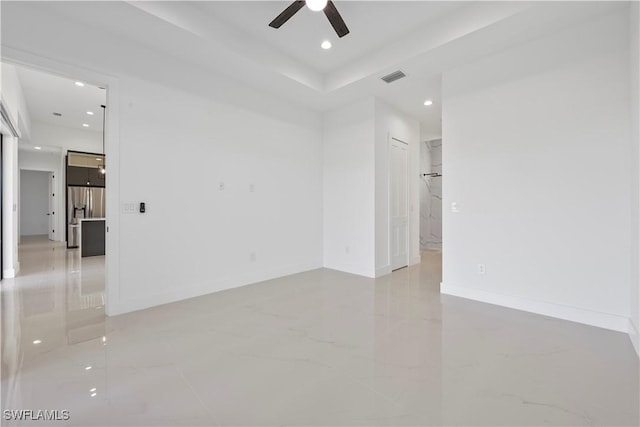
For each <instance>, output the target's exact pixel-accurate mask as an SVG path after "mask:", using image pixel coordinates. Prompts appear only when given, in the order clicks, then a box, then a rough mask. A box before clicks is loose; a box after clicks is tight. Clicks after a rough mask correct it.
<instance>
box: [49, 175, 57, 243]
mask: <svg viewBox="0 0 640 427" xmlns="http://www.w3.org/2000/svg"><path fill="white" fill-rule="evenodd" d="M55 180H56V178H55V175H54V174H53V172H50V173H49V193H48V195H49V211H48V213H47V215H48V216H49V240H56V199H55V197H56V193H55V191H56V190H55V189H56V185H55Z"/></svg>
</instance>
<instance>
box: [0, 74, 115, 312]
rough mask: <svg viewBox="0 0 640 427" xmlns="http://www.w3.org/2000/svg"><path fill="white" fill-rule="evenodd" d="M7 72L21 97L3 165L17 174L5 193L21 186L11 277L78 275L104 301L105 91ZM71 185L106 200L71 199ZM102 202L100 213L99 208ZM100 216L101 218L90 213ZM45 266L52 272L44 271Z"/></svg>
mask: <svg viewBox="0 0 640 427" xmlns="http://www.w3.org/2000/svg"><path fill="white" fill-rule="evenodd" d="M2 71H3V75H6V76H9V77H10V78H9V77H7V78H4V77H3V85H5V86H10V87H11V91H12V93H13V94H14V96H13V98H12V99H11V100H9V101H10V102H11V103H12V105H14V106H16V108H15V110H16V111H18V113H17V114H18V116H19V119H18V120H17V122H18V123H19V124H20V132H19V133H20V134H19V136H18V138H17V140H16V143H15V144H13V145H11V146H10V147H9V148H11V149H12V150H13V151H12V153H10V154H11V156H5V161H4V163H3V166H5V165H6V163H7V162H10V163H11V165H10V166H11V168H10V170H11V171H13V173H12V174H7V173H5V178H9V179H8V180H7V181H6V182H5V183H4V184H5V188H6V187H7V186H10V187H13V186H15V189H16V191H15V196H14V199H12V200H11V205H13V206H14V208H13V212H14V213H13V215H14V216H15V221H13V222H11V223H7V222H4V223H3V225H4V226H5V227H7V226H10V228H11V229H12V230H15V233H16V237H17V239H16V243H15V247H14V248H13V249H14V251H15V254H16V260H15V263H14V264H15V265H16V266H17V268H16V269H15V273H14V275H12V276H10V277H14V276H18V277H24V278H27V279H29V277H31V276H33V278H35V277H36V276H38V277H39V278H40V279H45V280H51V281H53V276H54V275H60V274H62V275H64V276H71V275H73V277H74V278H78V279H80V282H79V283H77V287H78V289H79V290H80V292H81V294H83V295H84V294H85V293H87V292H88V291H87V292H85V290H86V289H88V288H87V286H89V287H90V288H91V294H92V295H93V294H96V293H97V294H99V299H101V300H103V299H104V283H105V253H106V251H105V249H106V248H105V242H106V237H105V234H106V212H105V210H104V205H105V203H104V194H105V192H106V182H107V180H106V156H105V142H106V141H105V137H104V135H105V134H104V128H105V118H106V114H105V111H106V103H107V102H106V95H107V94H106V89H105V88H103V87H99V86H96V85H91V84H89V83H86V82H83V81H81V80H79V79H72V78H66V77H60V76H58V75H54V74H49V73H45V72H42V71H38V70H34V69H31V68H28V67H25V66H22V65H14V64H7V63H2ZM3 89H4V88H3ZM5 151H6V150H5ZM9 181H11V182H9ZM71 187H73V188H82V189H86V190H90V193H91V194H93V193H96V194H97V193H99V194H100V195H101V200H99V201H96V200H93V199H92V198H91V197H89V198H83V199H78V200H76V199H75V198H72V199H71V200H70V199H69V194H70V188H71ZM5 201H6V200H5ZM70 201H71V205H70V206H72V209H71V208H68V207H69V202H70ZM95 204H98V205H100V209H93V206H94V205H95ZM94 211H95V212H100V213H101V215H100V217H95V216H93V215H91V214H90V213H91V212H94ZM70 225H73V227H74V230H76V231H77V233H75V234H74V245H72V247H69V246H68V243H69V242H68V240H69V235H70V234H69V233H68V232H67V231H68V229H69V228H70V227H69V226H70ZM83 225H85V227H84V233H83ZM4 234H5V235H6V234H7V233H6V232H5V233H4ZM82 242H84V245H82ZM5 246H6V245H5ZM34 248H37V249H38V250H34ZM5 252H6V251H5ZM50 252H53V253H55V254H57V255H56V256H55V258H56V260H58V261H60V262H58V261H56V262H57V264H56V268H57V269H58V270H59V271H58V270H56V271H54V270H55V269H52V268H50V267H51V265H49V264H50V261H51V260H50V259H49V258H47V257H50V255H51V253H50ZM5 256H6V254H5ZM45 265H49V267H47V268H44V269H43V266H45ZM85 267H87V268H90V269H91V283H90V284H88V283H84V277H85V276H86V275H85V274H84V273H83V271H84V269H85ZM47 274H48V275H51V277H50V278H47V277H46V275H47ZM7 286H11V283H7ZM85 288H86V289H85ZM78 289H76V290H78ZM94 296H95V295H94ZM98 305H99V306H101V307H102V306H103V304H98ZM102 309H104V307H102Z"/></svg>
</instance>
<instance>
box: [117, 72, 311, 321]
mask: <svg viewBox="0 0 640 427" xmlns="http://www.w3.org/2000/svg"><path fill="white" fill-rule="evenodd" d="M120 87H121V93H122V94H123V97H122V98H121V105H120V111H121V115H120V138H121V141H122V144H121V148H120V149H121V155H120V180H121V182H122V185H121V189H120V200H121V201H122V202H123V203H126V202H135V203H138V202H145V203H146V204H147V205H146V206H147V213H146V214H144V215H141V214H133V215H130V214H128V215H127V214H125V215H122V216H121V218H120V230H118V232H119V233H120V239H121V244H120V248H119V251H118V253H117V255H116V256H119V257H120V275H121V278H122V279H121V285H120V289H119V298H120V303H121V305H120V307H119V309H120V310H121V311H127V310H131V309H136V308H141V307H145V306H151V305H155V304H159V303H163V302H168V301H174V300H178V299H181V298H185V297H190V296H195V295H200V294H205V293H210V292H213V291H217V290H221V289H226V288H231V287H235V286H240V285H244V284H248V283H253V282H257V281H261V280H266V279H269V278H273V277H278V276H283V275H287V274H293V273H297V272H300V271H304V270H309V269H313V268H319V267H321V266H322V256H321V247H322V241H321V221H322V204H321V191H322V187H321V163H320V158H321V134H320V132H319V131H317V130H314V129H309V128H307V127H304V126H298V125H295V124H290V123H285V122H282V121H278V120H274V119H270V118H267V117H264V116H260V115H257V114H253V113H250V112H247V111H242V110H238V109H235V108H231V107H228V106H223V105H220V104H217V103H215V102H213V101H211V100H207V99H204V98H200V97H196V96H193V95H190V94H186V93H184V92H180V91H177V90H172V89H169V88H166V87H163V86H159V85H153V84H149V83H146V82H143V81H141V80H135V79H131V78H128V79H126V80H122V81H121V86H120ZM107 173H109V169H108V172H107ZM221 183H224V190H220V189H219V187H220V184H221ZM252 185H253V186H254V190H255V191H254V192H251V191H250V188H251V186H252ZM108 189H109V191H112V188H111V187H108ZM252 254H255V261H252Z"/></svg>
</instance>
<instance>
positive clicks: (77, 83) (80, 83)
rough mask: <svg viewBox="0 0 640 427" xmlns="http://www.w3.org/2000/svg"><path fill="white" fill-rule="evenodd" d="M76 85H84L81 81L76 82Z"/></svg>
mask: <svg viewBox="0 0 640 427" xmlns="http://www.w3.org/2000/svg"><path fill="white" fill-rule="evenodd" d="M76 86H80V87H83V86H84V83H82V82H76Z"/></svg>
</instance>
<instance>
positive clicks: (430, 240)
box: [420, 138, 442, 253]
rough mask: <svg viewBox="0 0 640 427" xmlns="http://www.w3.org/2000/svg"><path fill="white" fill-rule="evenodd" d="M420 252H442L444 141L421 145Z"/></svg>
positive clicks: (425, 141)
mask: <svg viewBox="0 0 640 427" xmlns="http://www.w3.org/2000/svg"><path fill="white" fill-rule="evenodd" d="M420 171H421V172H420V180H421V183H420V184H421V185H420V251H421V252H424V251H430V252H438V253H440V252H441V251H442V139H441V138H438V139H429V140H424V141H422V143H421V144H420Z"/></svg>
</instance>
